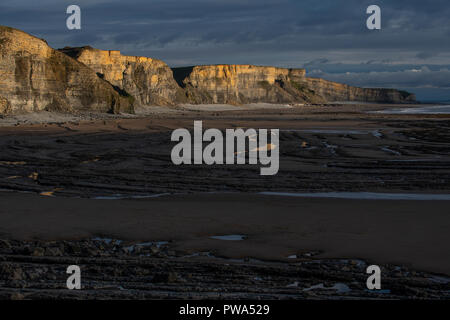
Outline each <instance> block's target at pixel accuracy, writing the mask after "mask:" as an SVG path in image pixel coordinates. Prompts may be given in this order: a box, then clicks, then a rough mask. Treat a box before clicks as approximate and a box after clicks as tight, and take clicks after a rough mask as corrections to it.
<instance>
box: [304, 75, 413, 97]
mask: <svg viewBox="0 0 450 320" xmlns="http://www.w3.org/2000/svg"><path fill="white" fill-rule="evenodd" d="M302 83H303V84H304V85H305V86H306V87H308V88H310V89H311V90H313V91H314V92H315V93H316V94H318V95H320V96H321V97H323V98H324V99H326V100H327V101H361V102H378V103H414V102H415V101H416V96H415V95H414V94H411V93H409V92H406V91H400V90H396V89H372V88H358V87H352V86H349V85H346V84H342V83H337V82H332V81H328V80H324V79H318V78H306V77H305V78H304V79H303V81H302Z"/></svg>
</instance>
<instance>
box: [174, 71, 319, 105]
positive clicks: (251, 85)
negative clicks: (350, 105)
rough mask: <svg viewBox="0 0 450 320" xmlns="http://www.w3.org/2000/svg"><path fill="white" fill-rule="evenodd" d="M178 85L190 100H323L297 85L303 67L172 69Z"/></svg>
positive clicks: (269, 101) (215, 101)
mask: <svg viewBox="0 0 450 320" xmlns="http://www.w3.org/2000/svg"><path fill="white" fill-rule="evenodd" d="M172 70H173V74H174V77H175V80H176V81H177V82H178V84H179V85H180V86H181V87H182V88H184V89H185V93H186V96H187V98H188V100H189V102H191V103H229V104H244V103H256V102H267V103H291V102H292V103H294V102H323V101H324V100H323V98H322V97H320V96H318V95H316V94H315V93H314V92H313V91H311V90H309V88H307V87H305V86H301V85H298V83H299V81H300V80H301V79H303V78H304V76H305V70H304V69H284V68H276V67H261V66H252V65H212V66H195V67H186V68H173V69H172Z"/></svg>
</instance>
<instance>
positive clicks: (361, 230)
mask: <svg viewBox="0 0 450 320" xmlns="http://www.w3.org/2000/svg"><path fill="white" fill-rule="evenodd" d="M0 202H1V207H0V235H1V238H6V239H15V240H33V239H41V240H76V239H92V238H95V237H102V236H103V237H109V238H114V239H121V240H128V241H144V242H145V241H171V245H170V247H171V248H172V249H174V250H180V251H183V252H185V253H186V254H190V253H194V252H205V251H207V252H214V254H215V255H218V256H223V257H227V258H245V257H252V258H255V259H261V260H277V261H286V260H287V257H288V256H291V255H298V256H301V253H302V252H310V251H320V252H322V253H321V254H318V255H317V256H315V258H316V259H321V258H359V259H364V260H366V261H373V262H377V263H382V264H396V265H407V266H409V267H412V268H414V269H416V270H425V271H433V272H438V273H445V274H448V275H450V255H449V254H448V244H449V243H450V233H449V232H448V230H450V215H449V214H448V212H450V201H402V200H394V201H389V200H345V199H320V198H319V199H310V198H290V197H278V196H263V195H251V194H247V195H242V194H204V195H182V196H167V197H161V198H154V199H142V200H93V199H70V198H56V197H55V198H51V197H42V196H38V195H31V194H9V193H1V194H0ZM218 235H245V236H246V239H245V240H243V241H223V240H222V241H221V240H215V239H211V238H210V237H211V236H218Z"/></svg>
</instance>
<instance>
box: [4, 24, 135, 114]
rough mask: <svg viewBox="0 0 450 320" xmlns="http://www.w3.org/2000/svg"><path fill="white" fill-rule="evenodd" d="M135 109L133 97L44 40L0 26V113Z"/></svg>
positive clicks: (130, 110) (120, 110)
mask: <svg viewBox="0 0 450 320" xmlns="http://www.w3.org/2000/svg"><path fill="white" fill-rule="evenodd" d="M42 110H47V111H65V112H73V111H80V110H89V111H96V112H112V113H119V112H133V104H132V99H131V97H128V96H125V95H122V94H121V93H120V92H117V91H116V90H115V89H114V88H113V87H112V86H111V85H110V84H109V83H108V82H106V81H105V80H103V79H101V78H100V77H98V76H97V74H96V73H95V72H94V71H93V70H92V69H90V68H89V67H87V66H86V65H84V64H83V63H80V62H78V61H76V60H74V59H72V58H70V57H69V56H67V55H65V54H63V53H61V52H58V51H56V50H54V49H52V48H50V47H49V46H48V44H47V42H45V41H44V40H42V39H38V38H36V37H33V36H31V35H29V34H27V33H25V32H22V31H19V30H16V29H13V28H9V27H3V26H0V114H9V113H20V112H31V111H42Z"/></svg>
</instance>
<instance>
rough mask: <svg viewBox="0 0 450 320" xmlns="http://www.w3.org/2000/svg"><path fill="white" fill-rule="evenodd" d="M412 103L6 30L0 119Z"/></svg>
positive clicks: (270, 73) (301, 72)
mask: <svg viewBox="0 0 450 320" xmlns="http://www.w3.org/2000/svg"><path fill="white" fill-rule="evenodd" d="M329 101H360V102H378V103H411V102H415V96H414V95H413V94H410V93H408V92H404V91H399V90H395V89H366V88H357V87H351V86H348V85H345V84H340V83H335V82H331V81H327V80H323V79H314V78H308V77H306V71H305V69H286V68H276V67H262V66H253V65H209V66H194V67H185V68H173V69H170V68H169V67H168V66H167V64H165V63H164V62H163V61H161V60H157V59H152V58H146V57H134V56H125V55H122V54H120V52H119V51H104V50H99V49H94V48H92V47H78V48H70V47H66V48H64V49H60V50H54V49H52V48H50V47H49V46H48V45H47V43H46V42H45V41H44V40H42V39H38V38H36V37H33V36H31V35H29V34H27V33H25V32H22V31H19V30H16V29H13V28H9V27H3V26H0V114H10V113H18V112H29V111H40V110H49V111H69V112H76V111H84V110H86V111H97V112H114V113H118V112H130V113H132V112H134V106H146V105H162V106H170V105H177V104H181V103H192V104H201V103H207V104H215V103H227V104H236V105H239V104H246V103H258V102H265V103H325V102H329Z"/></svg>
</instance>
